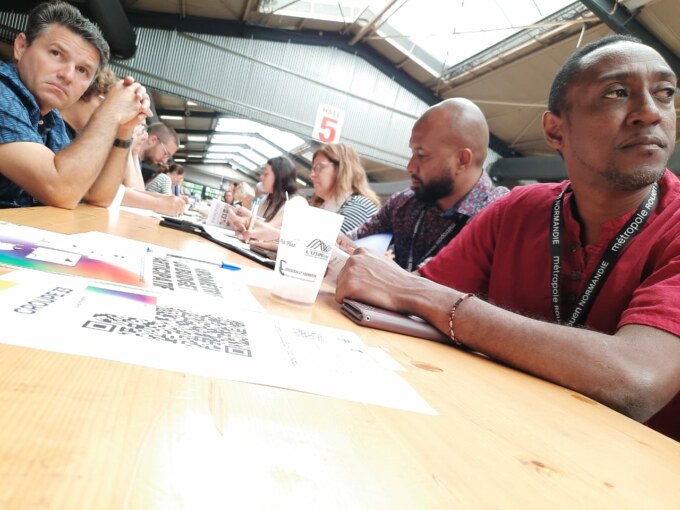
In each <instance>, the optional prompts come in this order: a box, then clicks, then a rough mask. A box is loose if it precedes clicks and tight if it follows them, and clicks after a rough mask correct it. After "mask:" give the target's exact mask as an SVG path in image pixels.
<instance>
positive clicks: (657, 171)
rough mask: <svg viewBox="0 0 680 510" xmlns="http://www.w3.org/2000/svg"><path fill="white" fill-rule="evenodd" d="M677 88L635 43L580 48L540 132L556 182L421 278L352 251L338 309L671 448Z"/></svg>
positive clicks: (500, 205)
mask: <svg viewBox="0 0 680 510" xmlns="http://www.w3.org/2000/svg"><path fill="white" fill-rule="evenodd" d="M676 87H677V80H676V76H675V74H674V73H673V71H672V70H671V68H670V66H669V65H668V64H667V63H666V62H665V61H664V60H663V58H662V57H661V56H660V55H659V54H658V53H657V52H656V51H655V50H653V49H652V48H650V47H648V46H645V45H643V44H641V43H640V42H639V41H637V40H635V39H633V38H628V37H623V36H612V37H608V38H604V39H602V40H600V41H597V42H595V43H592V44H591V45H588V46H585V47H583V48H581V49H580V50H578V51H577V52H576V53H574V55H572V56H571V57H570V58H569V60H567V62H566V63H565V65H564V66H563V67H562V69H561V70H560V71H559V72H558V74H557V76H556V77H555V80H554V82H553V86H552V88H551V92H550V99H549V104H548V108H549V111H548V112H546V113H545V114H544V117H543V128H544V132H545V139H546V141H547V143H548V144H549V145H550V146H551V147H553V148H554V149H556V150H557V151H558V152H559V153H560V154H561V156H562V157H563V158H564V161H565V164H566V167H567V171H568V174H569V181H566V182H564V183H561V184H538V185H532V186H525V187H520V188H515V189H514V190H513V191H512V192H511V193H510V194H508V195H506V196H505V197H503V198H501V199H499V200H497V201H496V202H494V203H493V204H491V205H490V206H489V207H487V208H486V209H485V210H484V211H482V212H481V213H480V214H479V215H478V216H477V218H476V219H475V220H474V221H473V222H472V223H471V224H470V225H469V226H468V227H467V228H466V229H464V230H463V232H462V233H461V234H460V235H459V236H458V237H456V238H455V239H454V240H453V241H452V242H451V243H450V244H449V245H447V246H446V247H445V248H444V249H443V250H442V251H441V252H440V253H439V254H438V255H437V256H436V257H435V258H433V259H432V260H431V261H430V262H429V263H428V264H427V265H425V266H424V267H423V268H422V269H421V270H420V274H421V275H422V276H425V278H421V277H420V276H418V275H415V274H410V273H407V272H405V271H403V270H401V269H400V268H398V267H397V266H396V265H395V264H393V263H391V262H390V261H387V260H385V259H384V258H380V257H375V256H373V255H371V254H369V253H364V252H362V251H361V250H360V251H359V253H358V254H357V255H355V256H353V257H352V258H351V259H350V260H349V261H348V263H347V265H346V266H345V269H344V270H343V272H342V273H341V274H340V276H339V277H338V285H337V292H336V299H338V301H342V299H344V298H349V297H352V298H355V299H358V300H360V301H365V302H368V303H371V304H374V305H378V306H381V307H383V308H388V309H391V310H397V311H401V312H408V313H411V314H414V315H418V316H420V317H423V318H424V319H426V320H428V321H429V322H431V323H432V324H434V325H435V326H436V327H437V328H439V329H440V330H442V331H444V332H446V333H447V334H449V336H450V337H451V338H452V342H454V343H460V344H463V345H465V346H467V347H469V348H470V349H472V350H474V351H477V352H481V353H483V354H486V355H488V356H489V357H491V358H495V359H498V360H501V361H502V362H504V363H506V364H508V365H511V366H514V367H517V368H518V369H520V370H523V371H526V372H530V373H533V374H535V375H537V376H539V377H542V378H544V379H547V380H550V381H554V382H556V383H558V384H561V385H563V386H566V387H569V388H572V389H574V390H576V391H579V392H581V393H583V394H585V395H588V396H590V397H592V398H593V399H595V400H598V401H599V402H602V403H603V404H605V405H607V406H609V407H612V408H613V409H616V410H618V411H620V412H622V413H624V414H626V415H628V416H630V417H632V418H634V419H636V420H639V421H642V422H648V423H649V425H650V426H652V427H654V428H656V429H657V430H659V431H661V432H663V433H665V434H667V435H669V436H671V437H674V438H675V439H678V440H680V396H679V394H678V390H680V181H679V180H678V178H677V177H676V176H674V175H673V174H671V173H670V172H669V171H668V170H665V166H666V164H667V162H668V159H669V158H670V156H671V153H672V151H673V148H674V146H675V108H674V104H673V97H674V94H675V91H676ZM471 293H474V296H473V295H471Z"/></svg>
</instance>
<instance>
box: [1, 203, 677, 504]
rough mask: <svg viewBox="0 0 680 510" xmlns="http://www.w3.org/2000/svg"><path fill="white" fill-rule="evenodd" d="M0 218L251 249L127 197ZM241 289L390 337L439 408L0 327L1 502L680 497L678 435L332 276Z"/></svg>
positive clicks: (275, 310) (371, 340) (390, 345)
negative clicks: (369, 313) (149, 358)
mask: <svg viewBox="0 0 680 510" xmlns="http://www.w3.org/2000/svg"><path fill="white" fill-rule="evenodd" d="M0 220H4V221H10V222H14V223H19V224H26V225H31V226H35V227H39V228H43V229H47V230H53V231H57V232H63V233H72V232H86V231H90V230H99V231H102V232H109V233H112V234H117V235H121V236H125V237H129V238H132V239H138V240H144V241H146V242H150V243H155V244H160V245H164V246H167V247H169V248H179V249H184V250H188V251H190V252H191V253H192V255H193V256H198V257H208V256H213V257H214V256H219V257H223V258H225V259H226V260H228V261H233V262H236V263H238V264H249V263H250V262H249V261H247V260H245V259H243V258H241V257H239V256H238V255H235V254H233V253H230V252H228V251H226V250H223V249H221V248H220V247H218V246H216V245H214V244H212V243H210V242H208V241H204V240H202V239H200V238H198V237H196V236H190V235H188V234H183V233H181V232H177V231H174V230H170V229H165V228H161V227H159V226H158V221H157V220H154V219H151V218H143V217H139V216H136V215H133V214H131V213H129V212H109V211H106V210H103V209H97V208H94V207H89V206H80V207H78V209H76V210H75V211H65V210H60V209H53V208H34V209H23V210H3V211H0ZM254 293H255V295H256V297H257V298H258V299H259V300H260V302H261V303H262V304H263V305H264V306H265V307H266V308H267V309H268V311H269V312H270V313H272V314H281V315H286V316H288V317H296V318H301V319H304V320H309V321H312V322H314V323H319V324H324V325H329V326H334V327H339V328H345V329H351V330H353V331H355V332H356V333H357V334H358V335H359V336H360V337H361V338H362V339H363V341H364V342H366V343H367V344H369V345H372V346H383V347H385V348H387V349H389V352H390V353H391V355H392V356H393V357H394V358H395V359H396V360H397V361H398V362H400V363H401V364H403V365H404V366H405V367H406V368H407V371H406V372H403V375H402V376H403V377H404V379H406V380H407V381H408V382H409V383H410V384H411V385H412V386H413V387H414V388H415V389H416V390H417V391H418V392H419V393H420V394H421V395H422V396H423V397H424V398H425V399H426V400H427V401H428V402H429V403H430V404H431V405H432V406H433V407H434V408H435V409H436V410H437V412H438V413H439V415H438V416H427V415H421V414H416V413H411V412H406V411H399V410H394V409H387V408H382V407H377V406H371V405H364V404H358V403H354V402H347V401H342V400H337V399H332V398H327V397H322V396H318V395H311V394H305V393H299V392H295V391H290V390H285V389H280V388H273V387H266V386H260V385H256V384H247V383H240V382H233V381H228V380H220V379H209V378H204V377H198V376H191V375H186V374H182V373H175V372H169V371H164V370H156V369H150V368H144V367H140V366H134V365H128V364H124V363H118V362H112V361H105V360H100V359H92V358H86V357H79V356H71V355H65V354H56V353H52V352H45V351H38V350H32V349H27V348H21V347H14V346H8V345H3V344H0V508H2V509H21V510H26V509H33V508H41V509H42V508H54V509H80V508H83V509H108V508H114V509H119V508H121V509H127V508H134V509H157V508H163V509H165V508H172V509H174V508H182V509H200V510H205V509H212V508H230V509H231V508H239V509H240V508H263V509H280V508H292V509H301V508H304V509H307V508H313V509H332V508H349V509H363V508H365V509H400V508H404V509H437V508H446V509H452V508H455V509H461V508H469V509H485V508H520V509H527V508H541V509H545V508H550V509H555V508H568V509H574V508H579V509H580V508H588V509H602V508H614V509H623V508H631V509H639V508H650V509H655V510H658V509H662V508H668V509H677V508H680V443H677V442H675V441H673V440H671V439H668V438H666V437H664V436H662V435H660V434H657V433H656V432H654V431H652V430H650V429H648V428H646V427H644V426H643V425H640V424H638V423H636V422H634V421H632V420H630V419H628V418H625V417H624V416H622V415H620V414H618V413H616V412H614V411H611V410H609V409H608V408H606V407H604V406H601V405H599V404H597V403H595V402H593V401H592V400H590V399H588V398H585V397H583V396H581V395H578V394H576V393H574V392H573V391H570V390H567V389H564V388H560V387H558V386H555V385H553V384H550V383H547V382H545V381H541V380H538V379H536V378H533V377H531V376H528V375H526V374H523V373H520V372H517V371H515V370H511V369H508V368H506V367H503V366H500V365H498V364H495V363H493V362H490V361H488V360H485V359H483V358H481V357H478V356H475V355H472V354H468V353H464V352H461V351H458V350H456V349H454V348H452V347H448V346H445V345H441V344H437V343H433V342H428V341H424V340H419V339H414V338H409V337H405V336H401V335H393V334H389V333H385V332H379V331H375V330H369V329H364V328H360V327H357V326H354V325H353V324H352V323H351V322H350V321H349V320H347V319H345V318H344V317H343V316H342V315H341V314H340V313H339V311H338V305H337V304H336V303H335V302H334V300H333V296H332V295H331V294H330V293H328V292H323V291H322V293H321V294H320V296H319V299H318V301H317V303H316V304H315V305H314V307H312V308H306V309H305V308H298V307H292V306H286V305H283V304H280V303H277V302H276V301H273V300H270V299H269V296H268V295H267V292H266V291H262V290H259V291H258V290H257V289H254ZM55 341H58V333H56V332H55Z"/></svg>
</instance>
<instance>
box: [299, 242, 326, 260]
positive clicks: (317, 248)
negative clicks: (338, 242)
mask: <svg viewBox="0 0 680 510" xmlns="http://www.w3.org/2000/svg"><path fill="white" fill-rule="evenodd" d="M331 248H332V246H329V245H328V244H326V243H324V242H323V241H322V240H321V239H314V240H313V241H312V242H311V243H309V244H308V245H307V248H306V250H305V253H306V254H307V256H308V257H314V258H315V259H321V260H326V259H327V258H328V255H329V254H330V252H331Z"/></svg>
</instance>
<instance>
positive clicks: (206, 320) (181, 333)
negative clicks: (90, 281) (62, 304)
mask: <svg viewBox="0 0 680 510" xmlns="http://www.w3.org/2000/svg"><path fill="white" fill-rule="evenodd" d="M83 328H86V329H95V330H97V331H104V332H107V333H118V334H119V335H135V336H138V337H143V338H149V339H152V340H158V341H163V342H170V343H173V344H176V345H186V346H190V347H200V348H203V349H207V350H210V351H219V352H224V353H226V354H233V355H236V356H247V357H252V352H251V349H250V342H249V341H248V332H247V330H246V325H245V324H244V323H243V322H241V321H238V320H233V319H227V318H225V317H216V316H213V315H204V314H198V313H193V312H188V311H186V310H179V309H177V308H170V307H163V306H159V307H157V308H156V320H144V319H140V318H137V317H123V316H120V315H114V314H108V313H97V314H94V315H93V316H92V318H91V319H90V320H88V321H87V322H86V323H85V324H83Z"/></svg>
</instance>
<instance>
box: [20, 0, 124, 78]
mask: <svg viewBox="0 0 680 510" xmlns="http://www.w3.org/2000/svg"><path fill="white" fill-rule="evenodd" d="M54 24H57V25H61V26H63V27H65V28H68V29H69V30H70V31H71V32H73V33H74V34H77V35H79V36H80V37H82V38H83V39H85V40H86V41H87V42H89V43H90V44H91V45H92V46H94V47H95V49H96V50H97V52H98V53H99V68H98V71H100V70H101V69H103V68H104V67H106V66H107V65H108V63H109V56H110V53H111V52H110V50H109V43H107V42H106V39H104V36H103V35H102V32H101V30H99V28H98V27H97V25H95V24H94V23H92V22H91V21H90V20H89V19H87V18H86V17H85V16H83V15H82V14H81V13H80V11H79V10H78V9H76V8H75V7H74V6H72V5H70V4H67V3H66V2H62V1H61V0H53V1H51V2H43V3H41V4H38V5H37V6H36V7H34V8H33V9H31V11H30V12H29V13H28V22H27V24H26V30H24V34H25V35H26V41H27V42H28V45H29V46H30V45H31V44H32V43H33V41H35V40H36V39H37V38H38V37H40V36H41V35H42V34H43V33H44V32H45V31H46V30H47V29H48V28H49V27H50V25H54Z"/></svg>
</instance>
